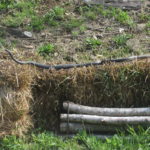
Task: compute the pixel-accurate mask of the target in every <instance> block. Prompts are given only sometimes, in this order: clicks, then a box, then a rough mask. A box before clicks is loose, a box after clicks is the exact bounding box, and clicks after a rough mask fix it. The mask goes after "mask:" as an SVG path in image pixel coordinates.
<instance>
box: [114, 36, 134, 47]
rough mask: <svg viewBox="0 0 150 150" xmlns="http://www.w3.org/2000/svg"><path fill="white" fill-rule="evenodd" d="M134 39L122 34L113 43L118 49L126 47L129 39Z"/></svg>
mask: <svg viewBox="0 0 150 150" xmlns="http://www.w3.org/2000/svg"><path fill="white" fill-rule="evenodd" d="M130 38H132V35H131V34H120V35H117V36H115V37H114V38H113V42H114V43H115V46H116V47H117V48H119V47H124V46H126V42H127V40H128V39H130Z"/></svg>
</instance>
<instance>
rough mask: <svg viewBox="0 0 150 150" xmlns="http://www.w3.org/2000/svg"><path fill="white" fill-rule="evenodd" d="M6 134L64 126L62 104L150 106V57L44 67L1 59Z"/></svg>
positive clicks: (0, 129)
mask: <svg viewBox="0 0 150 150" xmlns="http://www.w3.org/2000/svg"><path fill="white" fill-rule="evenodd" d="M0 66H1V69H0V119H1V120H0V135H6V134H17V135H22V134H23V133H25V132H27V131H28V129H29V128H30V127H31V126H32V123H33V117H32V118H31V116H30V115H29V112H30V114H31V112H32V113H33V114H34V123H35V125H36V126H35V127H43V128H45V129H51V130H58V129H59V121H60V120H59V115H60V112H61V113H62V112H63V111H64V110H63V109H62V103H63V102H64V101H72V102H75V103H79V104H84V105H89V106H97V107H98V106H100V107H148V106H150V100H149V97H150V62H149V61H147V60H144V61H138V62H132V63H122V64H114V63H112V64H105V65H103V66H98V67H87V68H86V67H83V68H74V69H68V70H60V71H56V70H38V69H36V68H35V67H33V66H26V65H25V66H21V65H18V64H16V63H14V62H13V63H12V61H7V60H4V61H1V62H0Z"/></svg>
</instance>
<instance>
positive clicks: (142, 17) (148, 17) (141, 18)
mask: <svg viewBox="0 0 150 150" xmlns="http://www.w3.org/2000/svg"><path fill="white" fill-rule="evenodd" d="M138 19H139V21H140V22H147V21H150V15H149V14H147V13H141V14H139V15H138Z"/></svg>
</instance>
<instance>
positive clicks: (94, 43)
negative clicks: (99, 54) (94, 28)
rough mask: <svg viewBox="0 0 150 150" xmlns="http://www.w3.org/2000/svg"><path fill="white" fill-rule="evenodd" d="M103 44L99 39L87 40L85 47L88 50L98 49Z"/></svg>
mask: <svg viewBox="0 0 150 150" xmlns="http://www.w3.org/2000/svg"><path fill="white" fill-rule="evenodd" d="M101 44H102V42H101V41H100V40H99V39H95V38H86V40H85V45H86V47H87V48H88V49H91V48H96V47H97V46H99V45H101Z"/></svg>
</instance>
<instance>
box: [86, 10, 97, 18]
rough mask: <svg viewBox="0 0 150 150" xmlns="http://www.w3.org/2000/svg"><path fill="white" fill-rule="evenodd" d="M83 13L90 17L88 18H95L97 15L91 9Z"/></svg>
mask: <svg viewBox="0 0 150 150" xmlns="http://www.w3.org/2000/svg"><path fill="white" fill-rule="evenodd" d="M84 15H85V17H86V18H87V19H90V20H96V18H97V15H96V14H95V12H93V11H87V12H85V14H84Z"/></svg>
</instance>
